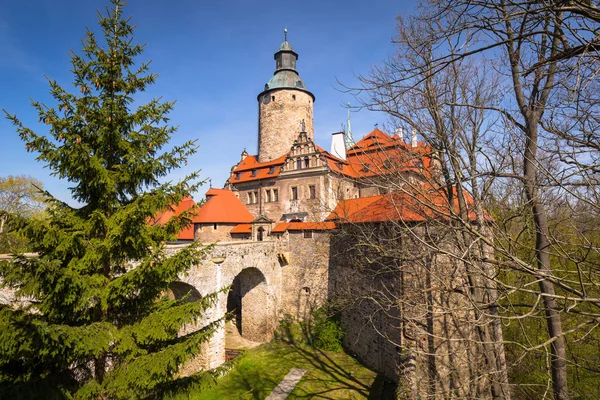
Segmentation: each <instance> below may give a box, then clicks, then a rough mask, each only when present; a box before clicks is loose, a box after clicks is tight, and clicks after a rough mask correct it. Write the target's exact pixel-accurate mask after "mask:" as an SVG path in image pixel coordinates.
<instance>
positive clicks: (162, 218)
mask: <svg viewBox="0 0 600 400" xmlns="http://www.w3.org/2000/svg"><path fill="white" fill-rule="evenodd" d="M195 206H196V202H195V201H194V199H192V198H191V197H186V198H184V199H183V200H182V201H181V202H180V203H179V204H177V205H176V206H175V207H170V208H169V209H167V210H165V211H163V212H161V213H159V214H158V215H157V216H156V218H155V219H154V222H153V224H166V223H167V222H169V220H170V219H171V218H172V217H175V216H179V215H180V214H181V213H183V212H184V211H188V210H189V209H190V208H192V207H195ZM177 239H178V240H194V225H193V224H190V225H188V226H187V228H184V229H182V230H181V231H180V232H179V234H178V235H177Z"/></svg>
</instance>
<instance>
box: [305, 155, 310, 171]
mask: <svg viewBox="0 0 600 400" xmlns="http://www.w3.org/2000/svg"><path fill="white" fill-rule="evenodd" d="M309 166H310V161H309V159H308V157H306V158H305V159H304V168H308V167H309Z"/></svg>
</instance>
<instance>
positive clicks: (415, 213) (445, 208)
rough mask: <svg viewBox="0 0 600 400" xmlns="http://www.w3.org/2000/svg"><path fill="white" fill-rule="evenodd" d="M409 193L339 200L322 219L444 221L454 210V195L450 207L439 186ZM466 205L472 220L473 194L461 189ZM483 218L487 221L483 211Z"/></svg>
mask: <svg viewBox="0 0 600 400" xmlns="http://www.w3.org/2000/svg"><path fill="white" fill-rule="evenodd" d="M411 190H412V191H411V193H408V192H395V193H389V194H383V195H379V196H371V197H363V198H358V199H349V200H342V201H340V202H339V203H338V205H337V206H336V208H335V210H334V211H333V212H332V213H331V214H330V215H329V216H328V217H327V218H326V221H340V222H350V223H366V222H386V221H404V222H423V221H427V220H433V219H437V220H447V219H449V218H450V216H451V214H452V213H458V199H457V197H456V196H454V204H453V207H452V208H451V207H450V205H449V203H448V199H447V197H446V194H445V192H444V189H443V188H433V187H431V186H427V185H423V186H421V187H418V188H412V189H411ZM465 199H466V201H467V205H468V207H469V210H468V212H469V219H470V220H471V221H475V219H476V214H475V210H474V207H473V204H474V201H473V197H472V196H471V195H470V194H469V193H467V192H466V191H465ZM484 218H485V219H486V220H487V221H490V220H491V218H490V217H489V215H488V214H487V213H486V214H484Z"/></svg>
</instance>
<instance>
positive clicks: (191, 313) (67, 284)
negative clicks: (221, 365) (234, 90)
mask: <svg viewBox="0 0 600 400" xmlns="http://www.w3.org/2000/svg"><path fill="white" fill-rule="evenodd" d="M111 4H112V6H111V7H110V8H107V12H106V14H105V15H103V14H101V13H99V20H100V27H101V29H102V32H103V36H104V38H103V40H97V37H96V35H95V34H94V33H93V32H92V31H90V30H89V29H88V30H87V32H86V36H85V39H84V40H83V41H82V43H83V52H82V54H81V55H77V54H75V53H72V54H71V58H72V72H73V75H74V85H75V87H76V90H77V91H76V92H75V93H74V94H72V93H69V92H68V91H66V90H65V89H63V88H62V87H61V86H60V85H59V84H58V83H57V82H55V81H52V80H49V84H50V88H51V94H52V96H53V98H54V100H55V102H56V104H55V106H54V107H48V106H46V105H44V104H41V103H38V102H35V101H34V102H33V103H32V104H33V106H34V108H35V110H36V112H37V113H38V114H39V117H40V122H42V123H44V124H45V125H46V128H47V129H48V131H49V132H48V133H47V134H45V135H38V134H35V133H34V132H33V131H32V130H31V129H29V128H27V127H25V126H23V124H22V123H21V122H20V121H19V119H17V117H16V116H14V115H10V114H8V113H7V115H8V118H9V119H11V120H12V121H13V123H14V124H15V125H16V127H17V131H18V133H19V135H20V137H21V138H22V140H23V141H24V142H25V143H26V148H27V149H28V150H29V151H31V152H36V153H37V154H38V156H37V160H39V161H40V162H43V163H45V165H46V166H47V167H48V168H49V169H50V170H51V171H52V173H53V174H55V175H56V176H58V177H60V178H63V179H67V180H68V181H69V182H71V183H72V188H71V193H72V196H73V197H74V199H76V200H77V201H78V202H79V203H80V204H81V206H78V207H76V208H73V207H70V206H69V205H67V204H65V203H63V202H60V201H58V200H57V199H55V198H52V197H51V200H50V205H49V208H48V217H47V218H46V219H44V220H25V219H20V218H19V217H18V216H16V215H13V216H10V218H9V219H8V221H9V222H8V224H9V225H10V226H11V228H12V229H16V230H18V231H19V232H22V233H23V234H25V236H26V237H27V238H28V240H29V241H30V244H31V247H32V249H33V250H34V251H35V252H37V253H38V255H39V257H37V258H30V259H27V258H25V257H22V256H16V258H14V259H13V260H11V261H10V262H2V263H1V265H0V277H1V278H2V280H3V285H5V286H8V287H12V288H15V289H16V290H17V291H18V294H19V295H20V296H26V297H29V298H31V299H32V302H31V303H30V304H28V305H22V306H19V307H17V306H14V305H13V306H0V398H26V397H36V398H52V397H55V398H94V399H109V398H110V399H118V398H144V397H148V396H152V395H155V394H157V393H158V392H159V391H160V389H161V388H164V387H165V385H167V384H168V383H169V382H170V381H172V380H173V379H174V377H175V376H176V374H177V371H178V368H179V367H180V366H181V365H182V363H184V362H185V361H186V360H188V359H190V358H191V357H193V356H194V355H196V354H198V353H199V349H200V345H201V344H202V343H203V342H204V341H206V340H207V339H208V338H209V337H210V335H211V334H212V332H213V331H214V329H215V328H216V323H213V324H210V325H208V326H207V327H205V328H204V329H202V330H200V331H198V332H195V333H193V334H189V335H186V336H182V337H180V336H178V331H179V329H180V327H181V326H182V325H183V324H186V323H192V322H194V321H196V320H197V319H198V318H200V317H201V316H202V315H203V312H204V311H206V309H207V308H208V307H210V305H211V303H213V302H214V299H215V297H216V294H212V295H208V296H206V297H204V298H202V299H201V300H199V301H194V302H186V301H185V299H183V300H169V298H168V297H166V296H164V295H163V293H165V290H166V289H167V288H168V286H169V284H170V283H171V282H172V281H173V280H176V279H177V277H178V276H179V275H181V274H182V273H185V271H186V270H187V269H188V268H189V267H191V266H192V265H194V264H195V263H197V262H198V261H199V259H201V258H202V257H203V256H204V255H205V254H206V251H207V249H206V248H204V247H202V246H200V245H198V244H195V243H194V244H192V245H190V246H188V247H186V248H184V249H183V250H181V251H179V252H178V253H177V254H175V255H173V256H171V257H166V256H165V254H164V251H163V250H164V246H165V243H166V242H168V241H171V240H173V239H174V238H175V235H176V233H177V232H178V231H179V230H180V229H181V228H182V227H185V226H186V224H189V223H190V220H189V217H190V214H186V215H182V216H181V217H177V218H172V219H171V220H170V221H169V222H168V223H167V224H163V225H159V224H154V225H153V224H151V223H150V222H151V221H152V220H153V218H154V217H155V216H156V215H157V213H158V212H160V211H161V210H165V209H167V208H168V207H169V206H170V205H173V204H177V203H178V202H179V201H181V200H182V199H183V198H185V197H186V196H188V195H189V193H190V191H193V190H194V189H195V188H196V187H197V185H198V183H197V174H196V173H194V174H191V175H190V176H188V177H187V178H186V179H185V180H183V181H182V182H179V183H177V184H161V183H160V179H161V178H164V177H165V176H166V175H167V174H168V173H169V172H170V171H172V170H173V169H174V168H178V167H180V166H182V164H184V163H185V162H186V158H187V157H188V156H190V155H191V154H193V153H194V152H195V144H194V142H193V141H190V142H187V143H185V144H183V145H181V146H175V147H172V148H171V149H170V150H168V151H167V150H162V149H163V148H164V147H165V145H166V144H167V143H168V141H169V140H170V138H171V136H172V134H173V133H174V132H175V130H176V128H174V127H172V126H170V125H169V123H168V121H169V119H168V118H167V114H168V113H169V112H170V111H171V110H172V108H173V103H170V102H162V101H161V100H160V99H155V100H152V101H150V102H149V103H148V104H145V105H142V106H139V107H135V105H134V95H135V94H136V93H137V92H140V91H144V90H145V89H146V88H147V87H148V85H151V84H152V83H153V82H154V81H155V78H156V75H153V74H151V73H149V65H148V63H143V64H141V65H139V66H138V67H136V65H135V61H136V58H137V57H138V56H139V55H140V53H142V50H143V46H142V45H137V44H133V43H132V39H133V30H134V28H133V26H132V25H130V22H129V19H127V18H125V17H124V16H123V13H122V7H123V2H121V1H119V0H111Z"/></svg>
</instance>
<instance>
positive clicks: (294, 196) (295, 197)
mask: <svg viewBox="0 0 600 400" xmlns="http://www.w3.org/2000/svg"><path fill="white" fill-rule="evenodd" d="M292 200H298V188H297V187H295V186H294V187H292Z"/></svg>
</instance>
